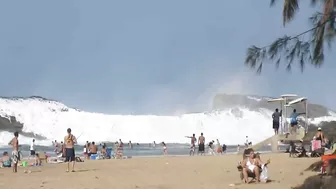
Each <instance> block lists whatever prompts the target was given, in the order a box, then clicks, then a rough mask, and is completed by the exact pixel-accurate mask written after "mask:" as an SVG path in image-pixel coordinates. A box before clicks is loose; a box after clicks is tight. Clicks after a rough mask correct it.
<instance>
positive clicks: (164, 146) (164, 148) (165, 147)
mask: <svg viewBox="0 0 336 189" xmlns="http://www.w3.org/2000/svg"><path fill="white" fill-rule="evenodd" d="M162 145H163V155H165V156H166V155H168V152H167V146H166V143H164V142H162Z"/></svg>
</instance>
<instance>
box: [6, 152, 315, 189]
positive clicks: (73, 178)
mask: <svg viewBox="0 0 336 189" xmlns="http://www.w3.org/2000/svg"><path fill="white" fill-rule="evenodd" d="M261 158H262V160H265V161H266V160H267V159H268V158H271V164H270V165H269V175H270V179H272V181H271V182H270V183H267V184H265V183H259V184H256V183H251V184H243V183H242V182H241V181H240V178H239V173H238V171H237V168H236V166H237V163H238V161H240V160H241V155H239V156H238V155H222V156H204V157H199V156H195V157H155V158H133V159H125V160H114V159H113V160H87V161H86V162H83V163H77V164H76V170H77V171H76V172H75V173H66V172H65V169H66V164H44V165H43V166H42V167H29V168H26V169H25V168H22V167H19V172H18V173H16V174H14V173H12V172H11V171H12V170H11V169H8V168H7V169H5V168H2V169H0V188H6V189H22V188H25V189H37V188H43V189H62V188H63V189H86V188H87V189H114V188H116V189H131V188H132V189H156V188H157V189H180V188H181V189H182V188H183V189H201V188H202V189H219V188H220V189H226V188H228V189H229V188H242V189H243V188H251V189H253V188H258V189H263V188H265V189H266V188H267V189H269V188H272V189H286V188H290V187H291V186H295V185H297V184H299V183H302V182H303V180H304V179H305V178H307V177H308V176H310V175H314V174H317V173H313V172H303V170H304V169H305V168H307V167H308V166H309V165H310V164H311V163H313V162H315V161H318V160H319V159H318V158H314V159H313V158H289V157H288V154H263V155H262V156H261ZM24 170H30V171H31V173H29V174H28V173H24ZM232 184H234V186H230V185H232Z"/></svg>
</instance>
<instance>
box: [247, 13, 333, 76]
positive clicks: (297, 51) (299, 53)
mask: <svg viewBox="0 0 336 189" xmlns="http://www.w3.org/2000/svg"><path fill="white" fill-rule="evenodd" d="M316 15H318V14H316ZM322 15H323V14H322ZM316 17H317V16H316ZM334 18H335V13H333V14H332V15H331V16H329V17H328V19H325V17H324V16H320V17H318V18H316V19H315V20H316V21H315V24H314V27H312V28H310V29H309V30H306V31H304V32H301V33H299V34H297V35H295V36H284V37H281V38H278V39H277V40H275V41H274V42H273V43H272V44H270V45H268V46H264V47H257V46H255V45H253V46H251V47H250V48H248V50H247V55H246V59H245V64H246V65H247V66H249V67H250V68H252V69H255V68H257V73H258V74H260V73H261V71H262V67H263V63H265V62H268V61H272V60H274V59H276V67H277V68H278V67H279V65H280V62H281V60H283V59H282V57H283V56H285V57H286V58H285V59H286V60H287V66H286V70H287V71H290V70H291V68H292V63H293V62H294V60H298V61H299V63H300V68H301V71H303V69H304V65H305V63H306V62H307V61H310V62H311V63H312V64H313V65H315V66H320V65H321V64H322V62H323V60H324V55H323V41H324V37H325V36H326V35H327V34H326V31H325V28H331V27H334V26H335V25H336V24H334V23H335V19H334ZM331 23H332V24H331ZM333 24H334V25H333ZM329 30H331V29H329ZM333 30H335V31H336V29H335V27H334V29H333ZM308 33H312V38H311V39H310V40H301V37H302V36H304V35H306V34H308ZM327 33H328V32H327ZM332 36H333V37H335V35H332Z"/></svg>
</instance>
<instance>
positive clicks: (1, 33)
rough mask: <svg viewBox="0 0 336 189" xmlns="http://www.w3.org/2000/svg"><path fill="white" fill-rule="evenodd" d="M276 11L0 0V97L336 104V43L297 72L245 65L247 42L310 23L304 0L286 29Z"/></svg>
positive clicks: (89, 104)
mask: <svg viewBox="0 0 336 189" xmlns="http://www.w3.org/2000/svg"><path fill="white" fill-rule="evenodd" d="M281 9H282V7H281V2H279V5H278V6H276V7H273V8H270V7H269V0H258V1H257V0H235V1H223V0H211V1H204V0H183V1H181V0H179V1H178V0H169V1H162V0H159V1H158V0H141V1H139V0H137V1H134V0H133V1H131V0H129V1H116V0H95V1H92V0H57V1H45V0H39V1H37V0H29V1H27V0H17V1H1V3H0V23H1V29H0V67H1V74H0V79H1V81H0V95H1V96H30V95H39V96H44V97H47V98H52V99H56V100H59V101H61V102H64V103H65V104H67V105H69V106H74V107H78V108H80V109H83V110H87V111H98V112H104V113H114V114H121V113H133V114H146V113H155V114H167V113H168V114H170V113H175V112H178V113H180V112H184V111H199V110H206V109H208V108H209V107H210V104H211V100H212V97H213V96H214V94H216V93H218V92H226V93H244V94H258V95H268V96H279V95H280V94H283V93H297V94H299V95H302V96H307V97H308V98H310V100H311V101H313V102H314V103H321V104H324V105H327V106H328V107H330V108H333V109H336V101H335V100H334V99H333V98H334V97H335V96H336V91H335V89H334V86H335V75H334V74H335V71H336V66H335V64H334V63H335V58H336V56H335V54H336V53H335V51H336V49H335V50H334V53H333V55H331V54H332V53H331V51H329V53H327V58H326V61H325V64H324V65H323V67H322V68H320V69H314V68H311V67H307V68H306V70H305V72H304V73H303V74H302V73H301V72H300V69H299V66H297V67H294V70H293V71H292V73H287V72H285V68H284V66H282V67H280V70H278V71H276V69H275V66H274V65H268V66H267V67H264V70H263V72H262V75H260V76H257V75H256V74H255V72H254V71H252V70H250V69H248V68H247V67H245V66H244V58H245V54H246V49H247V47H249V46H250V45H252V44H256V45H260V46H263V45H267V44H269V43H271V42H273V40H274V39H275V38H277V37H281V36H283V35H284V34H286V33H287V34H295V33H299V32H301V31H303V30H306V29H308V28H309V27H311V26H310V24H309V22H308V17H309V16H310V15H311V14H312V12H313V10H312V9H311V8H310V6H309V4H308V3H306V4H303V5H302V6H301V9H300V13H299V14H298V15H297V16H296V19H295V21H294V22H293V23H291V24H290V25H288V26H287V27H286V28H284V27H283V26H282V18H281V13H282V10H281ZM307 38H308V36H307ZM335 48H336V47H335ZM327 52H328V51H327ZM332 60H334V61H332ZM329 86H330V87H329Z"/></svg>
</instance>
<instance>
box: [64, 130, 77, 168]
mask: <svg viewBox="0 0 336 189" xmlns="http://www.w3.org/2000/svg"><path fill="white" fill-rule="evenodd" d="M67 133H68V134H67V135H66V136H65V137H64V145H65V150H64V151H65V162H68V163H67V164H68V167H67V170H66V172H69V169H70V162H72V172H75V162H76V158H75V148H74V145H75V144H76V143H77V139H76V137H75V136H73V135H72V134H71V129H70V128H68V129H67Z"/></svg>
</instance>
